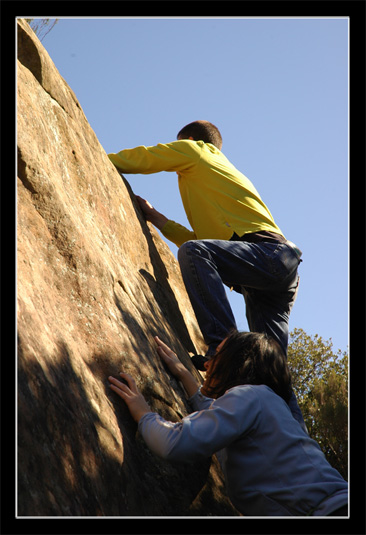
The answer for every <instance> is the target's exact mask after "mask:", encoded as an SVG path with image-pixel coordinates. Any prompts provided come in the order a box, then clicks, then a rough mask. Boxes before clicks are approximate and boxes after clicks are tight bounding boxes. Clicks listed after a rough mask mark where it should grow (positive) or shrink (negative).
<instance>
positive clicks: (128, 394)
mask: <svg viewBox="0 0 366 535" xmlns="http://www.w3.org/2000/svg"><path fill="white" fill-rule="evenodd" d="M120 376H121V377H122V379H124V380H125V381H126V382H127V385H126V384H125V383H122V382H121V381H119V380H118V379H115V378H114V377H112V376H110V377H108V380H109V382H110V383H111V384H110V385H109V386H110V387H111V389H112V390H113V391H114V392H116V394H118V395H119V396H120V397H121V398H122V399H123V401H125V402H126V404H127V407H128V409H129V411H130V414H131V416H132V418H133V419H134V420H135V421H136V422H138V421H139V420H140V418H141V417H142V416H143V415H144V414H146V413H147V412H151V409H150V407H149V405H148V404H147V402H146V400H145V398H144V396H143V395H142V394H141V392H140V391H139V389H138V388H137V385H136V383H135V380H134V379H133V378H132V377H131V375H128V374H127V373H122V372H121V373H120Z"/></svg>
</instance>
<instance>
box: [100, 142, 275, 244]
mask: <svg viewBox="0 0 366 535" xmlns="http://www.w3.org/2000/svg"><path fill="white" fill-rule="evenodd" d="M108 157H109V159H110V160H111V162H112V163H113V164H114V165H115V166H116V167H117V168H118V169H119V170H120V171H121V172H122V173H139V174H150V173H158V172H160V171H175V172H176V173H177V174H178V183H179V191H180V194H181V197H182V202H183V206H184V209H185V212H186V215H187V219H188V221H189V223H190V224H191V226H192V229H193V231H190V230H188V229H187V228H185V227H184V226H182V225H179V224H178V223H176V222H175V221H172V220H169V221H168V222H167V223H166V224H165V225H164V227H163V228H162V229H161V231H162V233H163V234H164V236H165V237H166V238H168V239H169V240H171V241H172V242H173V243H175V244H176V245H177V246H178V247H180V246H181V245H182V244H183V243H184V242H186V241H188V240H192V239H218V240H228V239H230V238H231V236H232V235H233V233H234V232H235V233H236V234H237V235H238V236H243V235H244V234H247V233H251V232H258V231H263V230H266V231H269V232H275V233H276V234H281V235H283V234H282V232H281V230H280V229H279V227H278V226H277V225H276V224H275V222H274V220H273V217H272V215H271V213H270V211H269V210H268V208H267V206H266V205H265V204H264V202H263V201H262V199H261V198H260V196H259V194H258V192H257V190H256V189H255V187H254V186H253V184H252V183H251V182H250V180H249V179H248V178H247V177H246V176H244V175H243V174H242V173H240V171H238V170H237V169H236V168H235V167H234V166H233V165H232V164H231V163H230V162H229V160H228V159H227V158H226V157H225V156H224V154H223V153H222V152H221V151H220V150H219V149H217V148H216V147H215V146H214V145H212V144H211V143H204V142H203V141H192V140H188V139H184V140H179V141H173V142H172V143H167V144H158V145H156V146H153V147H144V146H140V147H136V148H134V149H126V150H122V151H121V152H118V153H116V154H113V153H112V154H108Z"/></svg>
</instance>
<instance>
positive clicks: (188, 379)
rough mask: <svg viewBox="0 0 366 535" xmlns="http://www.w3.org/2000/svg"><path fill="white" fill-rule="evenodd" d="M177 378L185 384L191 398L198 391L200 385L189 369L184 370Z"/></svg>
mask: <svg viewBox="0 0 366 535" xmlns="http://www.w3.org/2000/svg"><path fill="white" fill-rule="evenodd" d="M177 379H179V381H180V382H181V383H182V385H183V386H184V389H185V391H186V392H187V396H188V397H189V398H190V397H192V396H193V395H194V394H195V393H196V392H197V390H198V388H199V386H200V385H199V383H198V381H197V379H195V378H194V377H193V375H192V374H191V372H190V371H189V370H187V369H185V370H183V371H182V372H181V373H180V375H179V376H178V377H177Z"/></svg>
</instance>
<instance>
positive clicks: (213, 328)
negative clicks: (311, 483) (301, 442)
mask: <svg viewBox="0 0 366 535" xmlns="http://www.w3.org/2000/svg"><path fill="white" fill-rule="evenodd" d="M178 261H179V264H180V267H181V272H182V276H183V280H184V284H185V286H186V289H187V293H188V295H189V297H190V300H191V303H192V307H193V310H194V312H195V314H196V318H197V322H198V324H199V326H200V329H201V332H202V336H203V338H204V340H205V342H206V344H207V345H208V351H207V355H208V356H211V355H213V354H214V353H215V351H216V347H217V346H218V344H219V343H220V342H221V341H222V340H223V339H224V338H225V337H226V336H227V334H228V332H229V331H230V330H231V329H232V328H235V329H236V328H237V327H236V322H235V319H234V315H233V312H232V310H231V306H230V304H229V301H228V299H227V296H226V292H225V288H224V285H226V286H229V287H234V288H235V289H236V291H239V292H241V293H242V294H243V296H244V299H245V304H246V316H247V320H248V325H249V329H250V330H251V331H252V332H265V333H267V334H268V335H270V336H272V337H273V338H275V339H276V340H277V341H278V342H279V343H280V345H281V347H282V349H283V351H284V353H285V354H287V344H288V322H289V316H290V311H291V308H292V306H293V304H294V302H295V299H296V294H297V289H298V284H299V276H298V273H297V267H298V265H299V262H300V259H299V257H298V256H297V254H296V253H295V251H294V249H293V248H292V247H290V246H289V245H286V244H283V243H270V242H261V243H248V242H245V241H228V240H192V241H188V242H186V243H184V244H183V245H182V246H181V247H180V249H179V251H178ZM293 398H294V399H293V400H291V402H290V404H289V405H290V408H291V410H292V412H293V414H294V416H295V418H296V413H297V418H296V419H298V420H302V415H301V411H300V409H299V407H298V404H297V401H296V398H295V396H293Z"/></svg>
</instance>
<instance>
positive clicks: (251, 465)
mask: <svg viewBox="0 0 366 535" xmlns="http://www.w3.org/2000/svg"><path fill="white" fill-rule="evenodd" d="M190 402H191V405H192V407H193V409H194V410H195V411H196V412H193V413H192V414H190V415H188V416H186V417H185V418H183V419H182V421H181V422H179V423H172V422H168V421H166V420H164V419H163V418H162V417H161V416H159V415H158V414H157V413H151V412H150V413H147V414H145V415H144V416H143V417H142V418H141V419H140V421H139V431H140V433H141V435H142V436H143V438H144V440H145V442H146V443H147V445H148V446H149V448H150V449H151V450H152V451H153V452H154V453H155V454H157V455H159V456H160V457H163V458H165V459H168V460H171V461H181V462H191V461H196V460H198V459H200V458H204V457H210V456H211V455H212V454H214V453H217V457H218V459H219V461H220V463H221V466H222V468H223V471H224V474H225V478H226V484H227V491H228V495H229V497H230V499H231V501H232V503H233V504H234V505H235V507H236V508H237V509H238V511H240V512H241V513H242V514H243V515H245V516H308V515H314V516H326V515H328V514H329V513H331V512H333V511H335V510H336V509H338V508H339V507H342V506H343V505H345V504H347V503H348V484H347V482H346V481H345V480H344V479H343V478H342V477H341V475H340V474H339V473H338V472H337V470H335V469H334V468H332V467H331V465H330V464H329V463H328V461H327V460H326V458H325V456H324V454H323V453H322V451H321V449H320V448H319V446H318V444H317V443H316V442H315V441H314V440H312V439H311V438H310V437H309V436H308V435H307V434H306V433H305V432H304V431H303V430H302V429H301V427H300V425H299V424H298V422H297V421H296V420H295V419H294V418H293V416H292V414H291V411H290V409H289V407H288V405H287V403H286V402H285V401H284V400H283V399H282V398H280V397H279V396H278V395H276V394H275V393H274V392H273V390H271V389H270V388H269V387H267V386H265V385H241V386H236V387H234V388H231V389H230V390H228V391H227V392H226V393H225V394H224V395H223V396H222V397H220V398H218V399H217V400H212V399H210V398H207V397H205V396H203V395H202V394H201V392H200V390H198V391H197V393H196V394H195V395H194V396H192V397H191V398H190Z"/></svg>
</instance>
